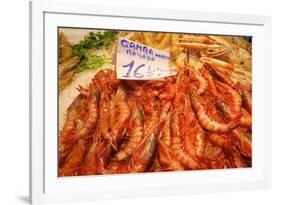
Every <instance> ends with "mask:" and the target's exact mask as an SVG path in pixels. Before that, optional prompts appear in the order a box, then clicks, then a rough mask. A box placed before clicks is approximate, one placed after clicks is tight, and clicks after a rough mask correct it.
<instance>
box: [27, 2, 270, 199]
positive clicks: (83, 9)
mask: <svg viewBox="0 0 281 205" xmlns="http://www.w3.org/2000/svg"><path fill="white" fill-rule="evenodd" d="M58 26H66V27H85V28H106V29H120V30H122V29H123V30H147V31H171V32H187V33H188V32H190V33H213V34H225V35H248V36H253V136H254V139H253V167H252V168H249V169H229V170H204V171H195V172H193V171H191V172H169V173H166V172H165V173H151V174H150V173H149V174H134V175H118V176H87V177H69V178H58V177H57V161H56V160H57V141H56V140H57V127H56V126H57V94H56V92H54V90H57V51H56V50H55V49H57V28H58ZM270 186H271V18H270V17H266V16H255V15H239V14H225V13H208V12H190V11H182V10H162V9H150V8H147V9H136V8H121V7H120V8H119V7H105V6H98V5H92V4H80V3H76V4H75V3H59V2H56V3H55V2H44V1H34V2H30V202H31V203H32V204H43V203H50V202H75V201H88V200H101V199H117V198H129V197H144V196H166V195H178V194H191V193H207V192H219V191H240V190H249V189H261V188H269V187H270Z"/></svg>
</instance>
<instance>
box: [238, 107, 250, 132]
mask: <svg viewBox="0 0 281 205" xmlns="http://www.w3.org/2000/svg"><path fill="white" fill-rule="evenodd" d="M239 125H241V126H243V127H247V128H250V129H251V128H252V115H250V114H249V113H248V112H247V111H246V110H245V109H244V108H242V117H241V120H240V124H239Z"/></svg>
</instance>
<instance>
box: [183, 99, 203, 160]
mask: <svg viewBox="0 0 281 205" xmlns="http://www.w3.org/2000/svg"><path fill="white" fill-rule="evenodd" d="M185 106H186V108H185V110H186V113H187V115H188V118H187V128H188V129H187V134H186V136H185V138H184V149H185V151H186V152H188V153H189V154H190V155H192V156H194V157H199V158H202V157H203V156H204V150H205V133H204V131H203V129H202V128H201V126H200V124H199V122H198V120H197V119H196V114H195V113H194V111H193V109H192V105H191V101H190V97H189V96H187V98H186V105H185Z"/></svg>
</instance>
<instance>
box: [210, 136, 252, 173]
mask: <svg viewBox="0 0 281 205" xmlns="http://www.w3.org/2000/svg"><path fill="white" fill-rule="evenodd" d="M209 139H210V140H211V142H212V143H213V144H215V145H217V146H219V147H221V148H222V149H223V150H224V151H225V152H226V153H227V156H228V158H229V160H230V163H231V166H232V167H234V168H241V167H247V164H246V163H245V162H244V160H243V159H242V157H241V155H240V153H239V151H238V150H237V148H236V146H235V141H234V139H233V137H232V136H231V134H218V133H211V134H210V135H209Z"/></svg>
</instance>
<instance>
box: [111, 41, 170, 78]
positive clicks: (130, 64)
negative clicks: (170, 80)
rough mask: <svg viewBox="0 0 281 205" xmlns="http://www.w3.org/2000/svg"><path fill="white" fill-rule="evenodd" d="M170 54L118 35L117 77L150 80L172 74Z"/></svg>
mask: <svg viewBox="0 0 281 205" xmlns="http://www.w3.org/2000/svg"><path fill="white" fill-rule="evenodd" d="M169 59H170V54H169V53H167V52H164V51H160V50H157V49H155V48H151V47H149V46H146V45H143V44H140V43H137V42H134V41H130V40H128V39H126V38H122V37H120V38H119V40H118V46H117V52H116V72H117V78H118V79H127V80H151V79H160V78H164V77H166V76H171V75H174V74H175V72H174V71H172V70H170V68H169Z"/></svg>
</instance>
